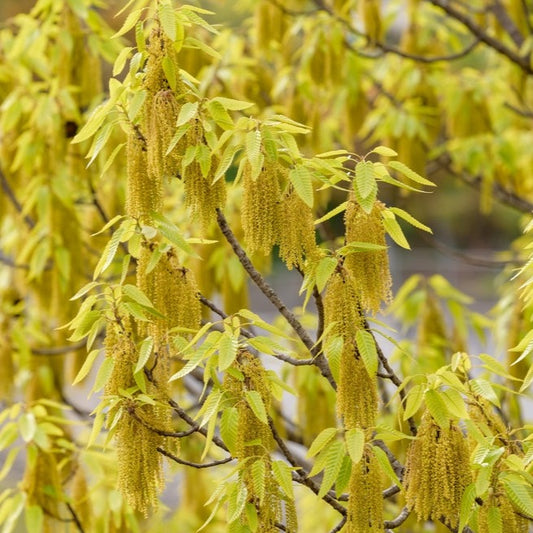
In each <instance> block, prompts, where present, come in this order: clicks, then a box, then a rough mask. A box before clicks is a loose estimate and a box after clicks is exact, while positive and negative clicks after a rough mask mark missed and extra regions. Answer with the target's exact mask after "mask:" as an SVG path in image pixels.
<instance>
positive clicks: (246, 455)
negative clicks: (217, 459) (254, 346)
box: [224, 351, 297, 533]
mask: <svg viewBox="0 0 533 533" xmlns="http://www.w3.org/2000/svg"><path fill="white" fill-rule="evenodd" d="M233 366H234V368H235V369H236V370H238V371H240V372H241V373H242V375H243V379H242V380H240V379H237V378H236V377H234V376H233V375H232V374H229V373H227V374H226V375H225V379H224V388H225V390H226V392H227V394H228V396H229V398H230V401H232V402H233V403H234V404H235V406H236V408H237V411H238V415H239V418H238V427H237V442H236V445H235V453H234V456H235V457H236V458H237V460H238V461H239V462H240V463H242V464H243V465H245V467H244V468H243V469H242V470H241V474H240V475H241V476H242V480H243V482H244V484H245V485H246V488H247V489H248V499H249V501H250V503H252V504H253V505H254V506H255V508H256V512H257V517H258V522H259V524H258V529H257V531H258V532H262V533H271V532H274V531H276V529H277V528H276V525H275V524H276V522H283V506H282V501H283V500H284V499H283V497H282V495H281V493H280V489H279V487H278V484H277V482H276V481H275V479H274V476H273V474H272V469H271V465H272V460H271V457H270V453H269V450H270V449H271V448H272V444H273V437H272V433H271V431H270V428H269V426H268V424H265V423H264V422H262V421H261V420H259V419H258V417H257V416H256V415H255V413H254V412H253V410H252V409H251V407H250V405H249V404H248V402H247V401H246V399H245V395H246V392H247V391H255V392H257V393H259V395H260V397H261V399H262V401H263V404H264V406H265V409H266V411H267V413H268V412H269V409H270V404H271V394H270V390H269V386H268V383H267V374H266V371H265V369H264V367H263V365H262V364H261V361H260V360H259V359H258V358H256V357H254V356H253V355H252V354H250V353H249V352H246V351H243V352H241V353H240V354H239V356H238V360H237V361H236V362H235V363H234V365H233ZM251 442H254V443H255V442H256V443H257V444H253V445H252V444H250V443H251ZM255 468H260V469H261V470H264V477H262V478H261V479H257V478H256V476H254V469H255ZM257 483H259V486H257ZM284 504H285V510H286V515H287V525H286V528H287V531H290V532H291V533H296V530H297V529H296V527H297V526H296V514H295V512H294V502H292V501H288V500H284Z"/></svg>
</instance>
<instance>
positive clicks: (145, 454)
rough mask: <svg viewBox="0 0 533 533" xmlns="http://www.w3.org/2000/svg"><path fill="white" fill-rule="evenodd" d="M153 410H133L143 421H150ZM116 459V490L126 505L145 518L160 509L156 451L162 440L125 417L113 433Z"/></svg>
mask: <svg viewBox="0 0 533 533" xmlns="http://www.w3.org/2000/svg"><path fill="white" fill-rule="evenodd" d="M152 407H153V406H151V405H145V406H143V407H142V408H138V407H137V409H136V411H137V412H138V416H139V417H141V418H142V419H143V420H148V421H151V420H152V419H153V413H152V411H153V409H152ZM115 440H116V447H117V459H118V489H119V491H120V492H121V494H122V495H123V497H124V498H125V499H126V501H127V502H128V504H129V505H131V506H132V507H133V508H134V509H136V510H138V511H140V512H141V513H142V514H144V515H145V516H147V515H148V513H149V512H150V510H152V509H154V510H155V509H157V508H158V505H159V498H158V496H159V492H160V491H161V490H162V489H163V486H164V480H163V468H162V466H163V465H162V459H161V455H160V454H159V453H158V452H157V447H158V446H161V445H162V442H163V439H162V437H161V436H160V435H158V434H157V433H154V432H153V431H152V430H151V429H148V428H147V427H146V426H145V425H144V424H141V423H140V422H138V421H137V420H135V419H134V418H133V417H132V416H129V415H128V414H127V413H125V414H124V415H123V416H122V417H121V418H120V420H119V421H118V423H117V426H116V433H115Z"/></svg>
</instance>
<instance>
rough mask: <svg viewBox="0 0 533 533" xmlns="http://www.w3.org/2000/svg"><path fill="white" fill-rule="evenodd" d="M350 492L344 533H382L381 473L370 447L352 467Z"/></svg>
mask: <svg viewBox="0 0 533 533" xmlns="http://www.w3.org/2000/svg"><path fill="white" fill-rule="evenodd" d="M348 490H349V493H350V499H349V500H348V517H347V522H346V526H345V528H344V529H343V532H344V533H382V532H383V496H382V494H381V490H382V489H381V471H380V468H379V465H378V462H377V459H376V457H375V456H374V454H373V453H372V451H371V450H370V449H369V448H368V447H367V448H366V449H365V452H364V454H363V457H362V458H361V460H360V461H359V462H358V463H357V464H354V465H352V473H351V476H350V484H349V486H348Z"/></svg>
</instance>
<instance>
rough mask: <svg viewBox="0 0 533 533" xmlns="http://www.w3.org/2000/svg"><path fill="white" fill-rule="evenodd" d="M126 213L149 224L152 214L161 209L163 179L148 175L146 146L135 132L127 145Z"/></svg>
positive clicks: (130, 135)
mask: <svg viewBox="0 0 533 533" xmlns="http://www.w3.org/2000/svg"><path fill="white" fill-rule="evenodd" d="M126 151H127V176H128V181H127V192H126V213H127V214H128V215H129V216H131V217H133V218H136V219H139V220H141V221H143V222H149V221H150V220H151V218H152V212H156V211H159V210H160V208H161V178H160V176H157V175H153V174H152V175H150V176H149V175H148V164H147V155H146V145H145V141H144V140H143V138H142V137H140V136H139V133H138V132H136V131H133V132H131V133H130V134H129V136H128V144H127V149H126Z"/></svg>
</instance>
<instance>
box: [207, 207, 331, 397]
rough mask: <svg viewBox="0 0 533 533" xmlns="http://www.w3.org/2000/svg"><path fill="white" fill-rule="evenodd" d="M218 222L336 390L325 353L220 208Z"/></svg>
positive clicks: (237, 253) (243, 264) (234, 248)
mask: <svg viewBox="0 0 533 533" xmlns="http://www.w3.org/2000/svg"><path fill="white" fill-rule="evenodd" d="M217 222H218V227H219V228H220V231H222V234H223V235H224V237H225V238H226V240H227V241H228V243H229V244H230V246H231V247H232V249H233V251H234V252H235V255H236V256H237V258H238V259H239V261H240V263H241V265H242V266H243V267H244V269H245V270H246V272H247V273H248V276H249V277H250V279H251V280H252V281H253V282H254V283H255V284H256V286H257V287H258V288H259V290H260V291H261V292H262V293H263V294H264V295H265V296H266V297H267V298H268V300H269V301H270V302H271V303H272V304H273V305H274V307H276V309H277V310H278V311H279V313H280V314H281V315H282V316H283V317H284V318H285V320H287V322H288V323H289V325H290V326H291V327H292V329H293V331H294V332H295V333H296V335H297V336H298V337H299V338H300V340H301V341H302V343H303V344H304V346H305V347H306V348H307V349H308V350H309V352H310V353H311V354H312V355H313V356H314V365H315V366H316V367H317V368H318V369H319V370H320V373H321V374H322V375H323V376H324V377H325V378H326V379H327V380H328V382H329V383H330V385H331V386H332V387H333V388H334V389H335V390H336V388H337V384H336V383H335V380H334V379H333V376H332V374H331V370H330V368H329V365H328V362H327V360H326V358H325V357H324V355H323V354H320V353H318V350H317V349H316V346H315V344H314V342H313V340H312V339H311V337H310V336H309V334H308V333H307V331H306V330H305V329H304V327H303V326H302V324H301V323H300V322H299V320H298V319H297V318H296V317H295V316H294V314H293V313H292V312H291V311H290V310H289V309H288V308H287V306H286V305H285V304H284V303H283V301H282V300H281V298H280V297H279V296H278V294H277V293H276V291H274V289H273V288H272V287H271V286H270V285H269V284H268V283H267V281H266V280H265V279H264V278H263V276H262V275H261V274H260V273H259V272H258V271H257V270H256V269H255V267H254V266H253V264H252V262H251V261H250V258H249V257H248V256H247V255H246V252H245V251H244V250H243V248H242V247H241V245H240V244H239V242H238V241H237V238H236V237H235V235H234V234H233V232H232V231H231V228H230V227H229V224H228V222H227V220H226V217H225V216H224V214H223V213H222V211H221V210H220V209H217Z"/></svg>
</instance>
